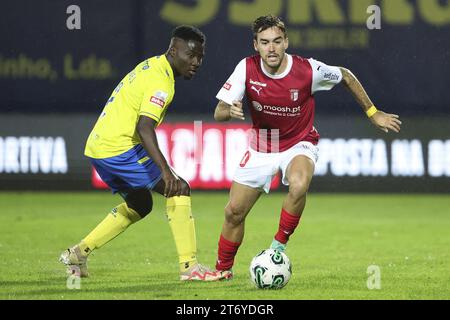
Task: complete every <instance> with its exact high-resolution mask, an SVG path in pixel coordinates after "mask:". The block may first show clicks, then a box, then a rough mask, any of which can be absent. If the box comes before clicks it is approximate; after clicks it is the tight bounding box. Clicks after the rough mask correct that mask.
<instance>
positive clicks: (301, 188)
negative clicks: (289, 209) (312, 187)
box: [289, 180, 309, 198]
mask: <svg viewBox="0 0 450 320" xmlns="http://www.w3.org/2000/svg"><path fill="white" fill-rule="evenodd" d="M308 189H309V184H308V183H307V182H306V181H301V180H299V181H294V182H292V183H289V193H290V194H291V195H292V196H293V197H295V198H301V197H304V196H305V195H306V193H307V192H308Z"/></svg>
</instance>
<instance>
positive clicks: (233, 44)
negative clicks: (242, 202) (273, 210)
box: [0, 0, 450, 192]
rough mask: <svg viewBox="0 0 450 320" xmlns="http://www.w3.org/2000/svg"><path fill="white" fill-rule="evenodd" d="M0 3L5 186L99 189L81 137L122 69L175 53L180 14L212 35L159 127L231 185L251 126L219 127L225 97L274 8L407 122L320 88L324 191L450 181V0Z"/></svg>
mask: <svg viewBox="0 0 450 320" xmlns="http://www.w3.org/2000/svg"><path fill="white" fill-rule="evenodd" d="M70 5H77V6H78V8H79V9H80V13H81V19H80V27H81V28H80V29H73V30H70V29H69V28H68V27H67V22H68V20H69V21H71V16H72V14H73V11H69V13H67V9H68V7H69V6H70ZM370 5H377V6H379V8H380V9H381V18H382V20H381V29H377V30H369V29H368V28H367V25H366V21H367V19H368V18H369V17H370V16H371V13H368V12H367V8H368V7H369V6H370ZM2 11H3V15H2V18H1V20H0V26H1V27H0V39H1V42H0V189H3V190H14V189H69V190H78V189H91V188H93V181H92V171H91V168H90V165H89V162H88V161H87V159H86V158H84V157H83V149H84V142H85V140H86V137H87V135H88V134H89V132H90V129H91V128H92V126H93V124H94V122H95V119H96V117H97V116H98V115H99V114H100V112H101V110H102V108H103V106H104V103H105V102H106V100H107V99H108V97H109V95H110V93H111V92H112V90H113V89H114V87H115V86H116V84H117V83H118V82H119V81H120V80H121V78H122V77H123V76H124V75H125V74H127V73H128V72H129V71H130V70H131V69H133V68H134V66H135V65H136V64H137V63H139V62H140V61H142V60H144V59H146V58H148V57H151V56H154V55H158V54H162V53H164V52H165V50H166V49H167V47H168V43H169V38H170V33H171V30H172V29H173V28H174V27H175V26H176V25H179V24H193V25H195V26H197V27H199V28H200V29H201V30H202V31H203V32H204V33H205V34H206V35H207V47H206V56H205V59H204V63H203V67H202V69H201V70H200V72H199V73H198V74H197V76H196V77H195V79H194V80H192V81H182V80H181V79H180V81H177V83H176V95H175V99H174V101H173V104H172V105H171V106H170V109H169V112H168V117H167V125H166V127H162V128H161V130H160V132H159V136H160V138H161V139H166V141H167V143H164V145H165V150H164V152H165V153H166V156H167V157H168V158H169V159H170V161H171V163H172V165H173V166H174V167H175V168H176V170H177V172H178V173H179V174H180V175H181V176H185V177H188V178H189V180H190V181H191V183H194V186H195V187H196V188H203V189H216V188H219V189H220V188H226V187H227V185H228V184H229V181H230V179H231V174H232V169H231V168H233V167H234V165H236V163H238V162H239V160H240V156H241V153H240V152H242V149H243V148H245V146H246V145H245V143H246V141H245V135H244V136H243V135H242V132H244V131H245V129H246V128H248V126H249V124H248V123H247V124H241V123H240V124H239V125H241V126H239V125H238V127H233V125H231V126H230V127H227V126H216V125H215V124H214V123H213V121H214V120H213V111H214V107H215V105H216V103H217V101H216V99H215V95H216V93H217V91H218V90H219V89H220V87H221V86H222V84H223V83H224V81H225V80H226V78H227V77H228V76H229V75H230V74H231V72H232V71H233V69H234V67H235V66H236V64H237V63H238V62H239V61H240V60H241V59H242V58H244V57H246V56H248V55H252V54H253V53H254V50H253V46H252V33H251V28H250V26H251V23H252V21H253V20H254V19H255V18H256V17H258V16H260V15H265V14H268V13H272V14H275V15H279V16H281V17H282V18H283V20H284V21H285V23H286V25H287V28H288V36H289V40H290V48H289V50H288V52H289V53H291V54H298V55H301V56H304V57H314V58H315V59H317V60H321V61H323V62H325V63H327V64H330V65H339V66H344V67H347V68H349V69H350V70H352V71H353V72H354V73H355V75H356V76H357V77H358V78H359V79H360V81H361V82H362V83H363V85H364V87H365V88H366V89H367V91H368V93H369V95H370V97H371V98H372V100H373V101H374V102H375V103H376V105H377V106H378V107H379V108H380V109H383V110H385V111H388V112H392V113H396V114H399V115H400V116H401V117H402V120H403V122H404V125H403V128H402V132H401V133H400V134H399V135H394V134H389V135H385V134H384V133H382V132H381V131H380V132H378V131H377V130H376V129H375V128H374V127H373V126H372V125H371V124H370V122H369V121H367V119H366V118H365V115H364V114H363V112H362V110H361V108H360V107H359V106H358V105H357V103H356V102H355V101H354V100H353V98H352V97H351V95H350V94H349V93H348V92H346V90H345V89H344V88H343V87H339V86H338V87H336V88H335V89H334V90H333V91H331V92H326V93H319V94H317V96H316V100H317V107H316V127H317V128H318V130H319V132H320V133H321V136H322V140H321V144H320V149H321V150H320V160H319V161H320V162H319V164H318V166H317V168H316V178H315V179H314V180H313V185H312V189H313V190H315V191H329V192H333V191H363V192H392V191H400V192H413V191H414V192H449V190H450V124H449V120H450V116H449V108H450V80H449V76H450V62H449V61H450V2H449V1H446V0H253V1H247V0H223V1H220V0H177V1H175V0H174V1H171V0H152V1H143V0H134V1H106V0H95V1H65V0H58V1H56V0H53V1H51V0H43V1H25V0H16V1H13V2H2ZM194 120H202V121H203V123H204V128H207V130H204V131H203V135H202V138H203V140H202V142H203V149H204V150H205V151H204V152H203V153H204V154H207V155H209V158H204V159H203V161H202V163H196V162H195V161H193V160H192V159H194V158H195V155H194V153H195V151H196V148H197V146H196V145H195V143H194V142H192V143H191V142H189V141H191V140H195V137H194V138H189V137H190V136H191V135H192V134H193V132H194V129H193V127H194V126H193V121H194ZM234 124H236V123H234ZM178 129H179V130H178ZM180 130H181V131H180ZM208 130H209V131H208ZM180 132H181V134H180ZM186 133H188V135H186ZM242 137H244V138H242ZM186 139H187V140H189V141H188V142H186V141H187V140H186ZM236 141H238V142H239V141H241V143H237V142H236ZM208 146H209V148H212V149H207V148H208ZM211 154H212V155H214V156H210V155H211ZM94 177H95V175H94ZM275 185H276V182H275Z"/></svg>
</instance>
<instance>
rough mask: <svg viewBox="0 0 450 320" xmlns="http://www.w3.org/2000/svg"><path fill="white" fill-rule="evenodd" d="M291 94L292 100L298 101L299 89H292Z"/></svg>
mask: <svg viewBox="0 0 450 320" xmlns="http://www.w3.org/2000/svg"><path fill="white" fill-rule="evenodd" d="M289 92H290V93H291V100H292V101H297V100H298V89H290V90H289Z"/></svg>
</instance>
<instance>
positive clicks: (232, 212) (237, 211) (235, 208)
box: [225, 203, 245, 226]
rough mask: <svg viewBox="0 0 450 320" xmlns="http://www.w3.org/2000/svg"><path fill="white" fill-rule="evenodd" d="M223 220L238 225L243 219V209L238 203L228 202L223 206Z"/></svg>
mask: <svg viewBox="0 0 450 320" xmlns="http://www.w3.org/2000/svg"><path fill="white" fill-rule="evenodd" d="M225 220H226V221H227V222H228V223H230V224H232V225H235V226H238V225H240V224H241V223H243V222H244V220H245V211H244V209H243V208H242V207H241V206H239V205H233V204H231V203H229V204H228V205H227V206H226V207H225Z"/></svg>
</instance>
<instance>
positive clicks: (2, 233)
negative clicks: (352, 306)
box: [0, 191, 450, 300]
mask: <svg viewBox="0 0 450 320" xmlns="http://www.w3.org/2000/svg"><path fill="white" fill-rule="evenodd" d="M283 198H284V195H283V194H282V193H274V194H270V195H268V196H263V197H262V198H261V199H260V200H259V202H258V203H257V205H256V206H255V207H254V208H253V210H252V212H251V213H250V215H249V216H248V218H247V221H246V235H245V239H244V243H243V244H242V246H241V248H240V251H239V253H238V255H237V257H236V263H235V266H234V271H235V278H234V279H233V280H232V281H225V282H219V283H198V282H196V283H186V282H180V281H179V280H178V263H177V256H176V251H175V245H174V242H173V240H172V235H171V232H170V229H169V226H168V224H167V221H166V218H165V214H164V212H165V201H164V199H163V198H162V197H160V196H159V195H155V196H154V202H155V205H154V210H153V212H152V213H151V215H149V216H148V217H146V218H145V219H144V220H142V221H141V222H139V223H137V224H135V225H133V226H131V227H130V228H129V229H128V230H127V231H126V232H125V233H123V234H121V235H120V236H119V237H118V238H116V239H114V240H113V241H112V242H110V243H108V244H107V245H105V246H104V247H103V248H101V249H99V250H97V251H95V252H94V253H93V254H92V255H91V257H90V258H89V259H90V260H89V268H90V273H91V276H90V278H88V279H82V280H81V284H80V286H81V287H80V289H78V290H77V289H72V290H70V289H68V288H67V277H66V275H65V273H64V268H63V266H62V265H60V264H59V262H58V257H59V254H60V252H61V251H62V250H64V249H65V248H66V247H67V246H69V245H71V244H74V243H76V242H78V241H79V240H80V239H81V238H82V237H83V236H85V235H86V234H87V233H88V232H89V231H90V230H91V229H92V228H93V227H95V226H96V224H97V223H98V222H99V221H100V220H101V219H103V217H104V216H105V215H106V213H107V212H108V211H109V210H110V209H111V208H112V207H113V206H114V205H116V204H118V203H120V198H119V197H118V196H112V195H111V194H109V193H107V192H104V193H103V192H87V193H0V203H1V207H0V257H1V260H0V299H163V300H170V299H182V300H196V299H201V300H203V299H215V300H216V299H218V300H225V299H239V300H240V299H250V300H256V299H258V300H269V299H450V196H448V195H347V194H334V195H331V194H311V195H309V197H308V203H307V206H306V210H305V212H304V215H303V217H302V220H301V224H300V227H299V229H297V231H296V232H295V233H294V235H293V236H292V237H291V241H290V242H289V245H288V249H287V255H288V256H289V258H290V259H291V262H292V266H293V276H292V278H291V281H290V282H289V284H288V285H287V286H286V287H285V288H284V289H282V290H276V291H275V290H258V289H256V288H254V287H253V286H252V284H251V283H250V281H249V275H248V266H249V264H250V261H251V259H252V257H253V256H254V255H255V254H257V253H258V252H259V251H260V250H262V249H264V248H266V247H268V246H269V244H270V242H271V240H272V237H273V235H274V233H275V231H276V227H277V225H278V217H279V212H280V206H281V202H282V200H283ZM192 202H193V213H194V217H195V219H196V227H197V242H198V256H199V260H200V261H201V262H202V263H204V264H207V265H209V266H214V261H215V257H216V251H217V241H218V238H219V233H220V230H221V225H222V221H223V207H224V205H225V203H226V202H227V193H225V192H222V193H202V192H197V191H195V192H194V193H193V198H192ZM371 265H376V266H378V267H379V268H380V276H381V289H372V290H369V289H368V287H367V281H368V278H369V277H370V274H368V273H367V269H368V267H369V266H371Z"/></svg>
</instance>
